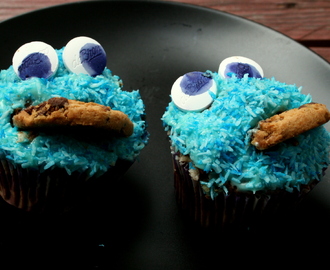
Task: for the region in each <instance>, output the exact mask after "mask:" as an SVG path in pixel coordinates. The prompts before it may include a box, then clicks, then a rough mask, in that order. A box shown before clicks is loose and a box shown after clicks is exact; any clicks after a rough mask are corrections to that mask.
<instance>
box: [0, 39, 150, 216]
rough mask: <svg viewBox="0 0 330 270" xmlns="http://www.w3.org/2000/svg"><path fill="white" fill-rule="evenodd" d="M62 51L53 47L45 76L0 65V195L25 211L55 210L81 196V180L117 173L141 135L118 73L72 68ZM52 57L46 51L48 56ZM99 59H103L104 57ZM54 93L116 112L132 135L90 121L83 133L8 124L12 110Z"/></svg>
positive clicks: (134, 102) (137, 102)
mask: <svg viewBox="0 0 330 270" xmlns="http://www.w3.org/2000/svg"><path fill="white" fill-rule="evenodd" d="M89 46H90V44H89ZM64 51H65V48H63V49H60V50H55V55H56V57H57V60H58V66H57V67H56V68H55V70H51V71H50V73H52V74H51V75H50V76H48V75H47V76H44V75H45V74H49V72H41V73H42V74H43V75H40V72H39V71H38V72H37V73H36V74H39V75H40V76H39V75H33V72H34V71H31V70H30V71H29V72H25V73H23V72H21V73H19V71H18V70H19V68H17V66H15V63H14V64H13V65H12V66H10V67H9V68H8V69H7V70H2V71H1V72H0V116H1V117H0V132H1V133H0V159H1V163H0V195H1V197H2V198H3V199H4V200H5V201H7V202H8V203H10V204H12V205H14V206H16V207H18V208H21V209H25V210H28V211H41V210H45V209H46V208H47V206H48V205H49V204H50V203H52V204H53V205H56V207H57V206H59V208H62V209H64V208H68V207H70V205H68V202H69V201H70V202H71V203H70V204H74V203H76V202H75V199H74V197H75V196H76V195H77V196H78V197H79V196H80V195H81V194H79V193H80V192H81V190H82V189H83V187H84V185H86V183H89V182H91V181H93V180H95V179H104V180H105V181H113V180H115V179H118V178H119V177H120V176H121V175H122V174H123V173H124V172H125V171H126V170H127V169H128V168H129V167H130V165H131V164H132V163H133V162H134V161H135V160H136V158H137V157H138V156H139V153H140V151H141V150H142V149H143V148H144V147H145V145H146V144H147V141H148V133H147V131H146V122H145V111H144V104H143V101H142V99H141V96H140V94H139V91H138V90H136V91H131V92H128V91H124V90H122V81H121V80H120V78H119V77H118V76H116V75H113V74H112V72H111V71H110V70H109V69H108V68H106V67H105V66H103V67H101V69H100V66H98V67H97V68H96V70H99V72H98V73H99V74H95V73H94V74H92V75H90V74H89V73H88V72H86V74H84V73H83V72H81V71H78V72H73V71H72V70H71V69H72V66H70V65H64V61H63V57H62V56H63V52H64ZM38 53H39V52H38ZM28 55H29V56H31V55H32V53H28ZM46 56H49V52H47V53H46ZM103 56H104V57H105V55H103ZM52 57H53V56H49V58H50V62H51V61H52V59H51V58H52ZM29 61H30V63H28V64H26V63H25V66H29V65H30V67H31V63H32V62H33V61H34V63H35V62H36V61H35V60H33V61H32V60H31V57H30V60H29ZM81 62H83V61H81ZM101 63H104V64H103V65H105V61H104V60H103V62H102V61H101ZM22 66H23V64H21V70H22ZM89 70H92V71H93V68H89ZM94 71H95V69H94ZM94 71H93V72H94ZM31 72H32V73H31ZM22 74H23V75H24V74H25V75H24V76H26V77H21V76H20V75H22ZM26 74H28V75H26ZM31 74H32V75H31ZM42 76H43V77H42ZM39 77H41V78H39ZM54 97H62V98H65V99H69V100H75V101H81V102H84V103H90V102H94V103H97V104H100V105H103V106H106V107H110V108H111V109H112V110H118V111H121V112H122V113H124V114H125V115H126V116H127V117H128V118H129V119H130V121H131V122H132V124H133V131H132V134H130V136H126V137H125V136H117V135H113V134H110V135H104V132H103V131H102V130H100V129H97V128H94V127H93V126H92V127H89V128H88V129H87V130H88V132H85V131H84V129H81V132H79V133H80V134H77V132H71V131H70V130H69V131H68V130H66V131H65V132H62V131H64V129H63V130H62V129H61V128H56V129H52V131H51V132H48V130H21V129H20V128H18V127H17V126H15V125H14V124H13V121H12V117H13V115H15V114H16V113H17V111H20V110H24V109H26V108H28V107H29V106H37V105H38V104H41V103H42V102H44V101H47V100H49V99H51V98H54ZM75 193H77V194H75Z"/></svg>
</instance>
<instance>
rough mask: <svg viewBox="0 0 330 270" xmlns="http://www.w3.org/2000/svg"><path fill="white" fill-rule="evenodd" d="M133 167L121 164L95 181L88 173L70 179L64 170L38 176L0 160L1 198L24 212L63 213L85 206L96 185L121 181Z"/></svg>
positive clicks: (36, 172)
mask: <svg viewBox="0 0 330 270" xmlns="http://www.w3.org/2000/svg"><path fill="white" fill-rule="evenodd" d="M132 164H133V162H130V161H125V160H118V161H117V163H116V166H115V167H112V168H111V169H110V170H109V171H108V172H107V173H105V174H104V175H102V176H101V177H99V178H97V179H94V178H93V177H92V178H89V177H88V175H87V174H86V173H76V172H75V173H73V174H72V175H68V174H67V172H66V170H65V169H62V168H55V169H52V170H47V171H45V172H42V173H39V171H37V170H34V169H24V168H22V167H21V166H19V165H13V164H12V163H11V162H10V161H8V160H6V159H1V160H0V196H1V197H2V199H3V200H4V201H6V202H7V203H9V204H11V205H13V206H15V207H17V208H19V209H22V210H25V211H29V212H58V213H62V212H66V211H69V210H70V209H72V208H73V207H76V206H77V205H79V204H80V203H82V202H83V201H84V200H85V199H86V198H87V197H88V192H91V189H92V188H96V183H100V182H102V181H114V180H117V179H119V178H120V177H122V176H123V175H124V173H125V172H126V171H127V170H128V169H129V167H130V166H131V165H132Z"/></svg>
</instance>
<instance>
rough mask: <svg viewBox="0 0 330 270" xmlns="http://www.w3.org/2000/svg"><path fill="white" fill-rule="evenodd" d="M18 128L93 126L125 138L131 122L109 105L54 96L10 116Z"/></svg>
mask: <svg viewBox="0 0 330 270" xmlns="http://www.w3.org/2000/svg"><path fill="white" fill-rule="evenodd" d="M13 124H14V125H15V126H17V127H18V128H19V129H20V130H43V131H44V130H47V129H49V130H52V131H53V130H54V129H56V128H64V129H84V128H85V129H89V130H90V129H91V128H92V129H95V130H102V131H108V132H110V133H113V134H116V135H120V136H124V137H128V136H130V135H132V133H133V123H132V122H131V120H130V119H129V118H128V116H127V115H126V114H125V113H123V112H121V111H117V110H112V109H111V108H110V107H108V106H103V105H100V104H97V103H94V102H88V103H87V102H81V101H76V100H70V99H67V98H63V97H54V98H51V99H49V100H47V101H44V102H42V103H40V104H39V105H36V106H30V107H28V108H26V109H24V110H21V111H20V112H19V113H17V114H16V115H14V116H13Z"/></svg>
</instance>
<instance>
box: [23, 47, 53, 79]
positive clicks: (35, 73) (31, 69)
mask: <svg viewBox="0 0 330 270" xmlns="http://www.w3.org/2000/svg"><path fill="white" fill-rule="evenodd" d="M18 74H19V77H20V78H21V79H22V80H25V79H28V78H32V77H37V78H49V77H50V76H51V75H52V70H51V63H50V60H49V58H48V56H47V55H45V54H43V53H39V52H36V53H31V54H29V55H28V56H27V57H25V58H24V60H23V61H22V64H21V65H20V66H19V67H18Z"/></svg>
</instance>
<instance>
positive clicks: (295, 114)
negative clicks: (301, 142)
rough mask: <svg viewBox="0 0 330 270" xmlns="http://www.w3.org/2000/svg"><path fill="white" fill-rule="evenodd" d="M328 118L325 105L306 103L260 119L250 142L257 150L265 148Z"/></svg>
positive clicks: (321, 123) (314, 126) (317, 124)
mask: <svg viewBox="0 0 330 270" xmlns="http://www.w3.org/2000/svg"><path fill="white" fill-rule="evenodd" d="M329 120H330V112H329V111H328V109H327V108H326V106H325V105H323V104H320V103H308V104H305V105H302V106H300V107H299V108H295V109H292V110H288V111H285V112H283V113H280V114H277V115H274V116H272V117H270V118H268V119H266V120H263V121H260V122H259V127H258V130H257V131H256V132H255V133H254V135H253V139H252V142H251V143H252V144H253V145H254V146H255V147H256V148H257V149H258V150H265V149H268V148H270V147H272V146H274V145H276V144H278V143H280V142H283V141H285V140H287V139H290V138H293V137H295V136H297V135H299V134H301V133H303V132H306V131H308V130H310V129H313V128H316V127H318V126H320V125H323V124H325V123H326V122H328V121H329Z"/></svg>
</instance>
